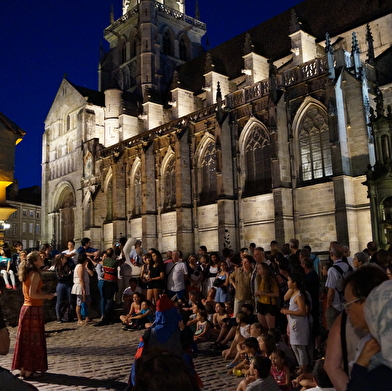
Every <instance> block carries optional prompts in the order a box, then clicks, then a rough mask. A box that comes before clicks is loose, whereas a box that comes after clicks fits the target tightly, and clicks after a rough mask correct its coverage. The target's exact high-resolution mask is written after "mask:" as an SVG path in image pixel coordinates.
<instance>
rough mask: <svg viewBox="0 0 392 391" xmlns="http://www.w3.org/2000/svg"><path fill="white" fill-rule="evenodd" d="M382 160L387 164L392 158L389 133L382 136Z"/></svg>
mask: <svg viewBox="0 0 392 391" xmlns="http://www.w3.org/2000/svg"><path fill="white" fill-rule="evenodd" d="M381 149H382V162H383V163H384V164H387V163H388V162H389V160H390V158H391V156H390V151H389V137H388V136H387V135H385V134H384V135H382V136H381Z"/></svg>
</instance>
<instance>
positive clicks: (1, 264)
mask: <svg viewBox="0 0 392 391" xmlns="http://www.w3.org/2000/svg"><path fill="white" fill-rule="evenodd" d="M0 254H1V257H0V269H2V270H1V275H2V276H3V278H4V282H5V287H6V288H7V289H13V290H16V280H15V274H14V272H13V270H12V269H11V261H12V259H11V250H10V249H9V248H8V247H3V248H2V249H1V251H0ZM8 276H9V277H10V279H11V283H12V286H11V285H10V281H9V279H8Z"/></svg>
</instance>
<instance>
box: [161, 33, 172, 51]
mask: <svg viewBox="0 0 392 391" xmlns="http://www.w3.org/2000/svg"><path fill="white" fill-rule="evenodd" d="M162 43H163V45H162V49H163V53H164V54H167V55H168V56H170V55H171V51H172V47H171V46H172V45H171V37H170V33H169V31H167V30H166V31H165V32H164V33H163V42H162Z"/></svg>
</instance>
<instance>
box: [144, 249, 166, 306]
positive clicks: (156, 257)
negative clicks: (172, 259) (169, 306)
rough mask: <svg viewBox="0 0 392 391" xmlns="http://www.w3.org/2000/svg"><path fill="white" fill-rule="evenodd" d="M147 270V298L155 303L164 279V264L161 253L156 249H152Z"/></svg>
mask: <svg viewBox="0 0 392 391" xmlns="http://www.w3.org/2000/svg"><path fill="white" fill-rule="evenodd" d="M148 270H149V273H148V275H147V300H149V301H150V302H152V303H153V304H154V305H156V304H157V302H158V300H159V295H160V294H161V293H162V290H163V285H164V279H165V266H164V264H163V259H162V255H161V253H160V252H159V251H158V250H153V252H152V253H151V259H150V261H149V265H148Z"/></svg>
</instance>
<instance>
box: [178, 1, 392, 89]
mask: <svg viewBox="0 0 392 391" xmlns="http://www.w3.org/2000/svg"><path fill="white" fill-rule="evenodd" d="M292 9H294V11H295V14H296V16H297V18H298V21H299V22H300V23H301V29H302V31H304V32H306V33H308V34H310V35H312V36H314V37H315V38H316V40H317V41H318V42H321V41H323V40H325V34H326V32H328V33H329V34H330V35H331V36H336V35H339V34H340V33H343V32H345V31H347V30H350V29H353V28H355V27H357V26H361V25H363V24H365V23H367V22H370V21H372V20H375V19H377V18H379V17H381V16H384V15H387V14H388V13H391V12H392V0H305V1H303V2H301V3H299V4H297V5H296V6H295V7H292V8H290V9H288V10H286V11H284V12H282V13H281V14H279V15H277V16H275V17H273V18H271V19H268V20H266V21H265V22H263V23H261V24H259V25H258V26H255V27H253V28H251V29H249V30H247V31H248V32H249V33H250V35H251V39H252V41H253V42H254V43H255V51H256V52H257V53H258V54H260V55H262V56H264V57H266V58H269V59H274V60H276V59H278V58H282V57H284V56H286V55H288V54H290V52H291V40H290V37H289V34H290V22H291V19H292ZM247 31H244V32H243V33H242V34H240V35H237V36H236V37H234V38H232V39H230V40H228V41H226V42H224V43H223V44H221V45H219V46H217V47H215V48H213V49H211V50H210V54H211V56H212V58H213V59H214V58H218V59H220V62H221V63H223V64H224V68H225V69H224V74H226V75H227V76H229V78H230V79H232V78H235V77H238V76H239V75H240V71H241V68H243V59H242V56H243V49H244V43H245V35H246V32H247ZM205 62H206V53H204V54H203V55H201V56H200V57H198V58H195V59H193V60H191V61H189V62H188V63H186V64H184V65H182V66H181V67H180V68H179V79H180V81H183V82H184V86H186V87H187V88H190V89H191V90H193V91H198V90H200V88H201V87H202V86H203V85H204V77H203V73H204V64H205Z"/></svg>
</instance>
